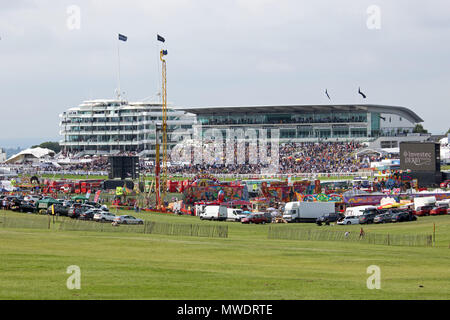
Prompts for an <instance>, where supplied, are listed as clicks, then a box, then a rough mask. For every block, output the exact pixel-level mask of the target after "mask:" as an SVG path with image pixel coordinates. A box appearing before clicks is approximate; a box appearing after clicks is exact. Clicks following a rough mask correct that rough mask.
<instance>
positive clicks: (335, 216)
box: [316, 213, 343, 226]
mask: <svg viewBox="0 0 450 320" xmlns="http://www.w3.org/2000/svg"><path fill="white" fill-rule="evenodd" d="M342 218H343V216H342V214H339V213H329V214H325V215H323V216H321V217H318V218H317V220H316V223H317V225H319V226H321V225H322V224H323V223H325V224H326V225H327V226H328V225H329V224H330V222H336V221H338V220H340V219H342Z"/></svg>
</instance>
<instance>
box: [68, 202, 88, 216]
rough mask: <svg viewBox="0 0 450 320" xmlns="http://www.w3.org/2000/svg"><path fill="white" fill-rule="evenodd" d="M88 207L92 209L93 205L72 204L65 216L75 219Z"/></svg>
mask: <svg viewBox="0 0 450 320" xmlns="http://www.w3.org/2000/svg"><path fill="white" fill-rule="evenodd" d="M90 209H94V207H92V206H90V205H86V204H83V205H73V206H72V207H70V208H69V211H68V214H67V216H68V217H70V218H73V219H77V218H78V217H79V216H80V214H82V213H83V212H85V211H88V210H90Z"/></svg>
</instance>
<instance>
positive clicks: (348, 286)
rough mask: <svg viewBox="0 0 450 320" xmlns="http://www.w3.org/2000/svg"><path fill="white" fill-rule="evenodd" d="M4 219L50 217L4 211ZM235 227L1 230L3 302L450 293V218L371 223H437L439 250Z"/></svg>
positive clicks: (428, 228) (419, 229) (403, 228)
mask: <svg viewBox="0 0 450 320" xmlns="http://www.w3.org/2000/svg"><path fill="white" fill-rule="evenodd" d="M1 215H7V216H14V215H19V216H24V215H25V216H27V217H29V218H30V219H39V218H42V217H37V216H33V215H27V214H18V213H12V212H3V211H0V216H1ZM136 216H139V217H141V218H144V219H146V220H151V221H161V222H173V223H206V224H210V223H220V224H224V223H225V222H209V221H200V220H199V219H198V218H196V217H188V216H181V217H179V216H169V215H163V214H149V213H140V214H137V215H136ZM43 218H45V217H43ZM93 223H94V222H93ZM226 224H228V226H229V237H228V238H227V239H218V238H214V239H209V238H197V237H177V236H163V235H152V234H145V235H144V234H122V233H101V232H80V231H57V230H37V229H8V228H0V257H1V259H0V283H1V285H0V299H164V300H168V299H177V300H182V299H214V300H216V299H218V300H220V299H238V300H243V299H246V300H252V299H290V300H292V299H295V300H296V299H420V300H422V299H449V298H450V272H449V271H450V269H449V266H450V247H449V246H450V216H438V217H424V218H419V220H418V221H416V222H408V223H401V224H386V225H370V226H365V227H364V230H365V231H366V233H367V232H376V233H399V234H401V233H405V234H406V233H407V234H414V233H420V234H424V233H426V234H431V233H432V231H433V224H435V225H436V246H435V247H431V248H430V247H400V246H384V245H370V244H363V243H355V242H329V241H295V240H270V239H268V238H267V231H268V228H269V226H268V225H242V224H240V223H231V222H226ZM280 227H282V226H280ZM298 227H299V228H333V229H336V230H349V231H355V232H357V231H358V230H359V226H350V227H347V226H322V227H318V226H316V225H312V224H299V225H298ZM70 265H77V266H79V267H80V269H81V289H80V290H69V289H67V287H66V281H67V279H68V277H69V276H70V275H69V274H67V273H66V270H67V267H68V266H70ZM370 265H377V266H379V267H380V269H381V289H380V290H369V289H367V286H366V281H367V278H368V277H369V276H370V274H367V267H369V266H370Z"/></svg>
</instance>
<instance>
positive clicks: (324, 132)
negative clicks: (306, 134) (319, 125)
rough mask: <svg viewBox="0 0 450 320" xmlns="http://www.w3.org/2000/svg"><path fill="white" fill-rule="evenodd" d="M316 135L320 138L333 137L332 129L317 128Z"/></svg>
mask: <svg viewBox="0 0 450 320" xmlns="http://www.w3.org/2000/svg"><path fill="white" fill-rule="evenodd" d="M316 136H317V137H318V138H330V137H331V129H318V130H316Z"/></svg>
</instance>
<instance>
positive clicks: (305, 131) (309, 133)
mask: <svg viewBox="0 0 450 320" xmlns="http://www.w3.org/2000/svg"><path fill="white" fill-rule="evenodd" d="M313 136H314V133H313V130H312V128H311V127H297V138H311V137H313Z"/></svg>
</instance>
